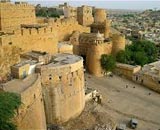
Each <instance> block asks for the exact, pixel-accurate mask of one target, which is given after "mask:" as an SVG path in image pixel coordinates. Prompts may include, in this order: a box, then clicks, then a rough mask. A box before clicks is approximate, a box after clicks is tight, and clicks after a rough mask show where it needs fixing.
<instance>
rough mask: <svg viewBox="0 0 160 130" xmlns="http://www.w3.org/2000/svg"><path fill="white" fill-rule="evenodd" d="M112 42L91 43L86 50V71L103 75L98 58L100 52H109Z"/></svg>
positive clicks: (99, 57)
mask: <svg viewBox="0 0 160 130" xmlns="http://www.w3.org/2000/svg"><path fill="white" fill-rule="evenodd" d="M111 50H112V43H111V42H108V43H103V44H98V45H91V46H90V48H89V50H88V51H87V58H86V59H87V60H86V62H87V63H86V65H87V69H88V71H89V72H90V73H91V74H93V75H95V76H98V77H100V76H103V75H104V71H103V69H102V67H101V63H100V59H101V55H102V54H111Z"/></svg>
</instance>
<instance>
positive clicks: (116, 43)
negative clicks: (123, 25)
mask: <svg viewBox="0 0 160 130" xmlns="http://www.w3.org/2000/svg"><path fill="white" fill-rule="evenodd" d="M125 42H126V41H125V36H123V35H120V34H113V35H112V43H113V47H112V54H114V55H116V54H117V53H118V52H119V51H120V50H124V49H125Z"/></svg>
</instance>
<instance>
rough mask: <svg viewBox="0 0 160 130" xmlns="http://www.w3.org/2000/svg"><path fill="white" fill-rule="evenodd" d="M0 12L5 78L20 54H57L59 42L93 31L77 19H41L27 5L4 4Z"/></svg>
mask: <svg viewBox="0 0 160 130" xmlns="http://www.w3.org/2000/svg"><path fill="white" fill-rule="evenodd" d="M0 10H1V11H0V12H1V13H0V15H1V16H0V17H1V19H0V53H1V56H7V57H4V58H3V60H2V61H1V59H0V66H1V68H0V72H1V75H0V77H2V78H3V79H6V75H8V74H10V66H12V65H13V64H16V63H17V62H18V59H19V54H20V53H25V52H28V51H31V50H35V51H45V52H48V53H51V54H54V53H57V52H58V46H57V44H58V41H64V40H68V39H69V36H70V35H71V34H72V32H73V31H75V30H78V31H80V32H90V28H88V27H84V26H82V25H79V24H78V21H77V20H76V19H75V18H63V19H46V18H38V19H37V18H36V17H35V8H34V6H32V5H29V4H27V3H24V2H18V3H14V4H13V3H11V2H8V1H3V2H0ZM7 28H8V29H7ZM15 48H16V49H15ZM4 49H5V50H6V51H4ZM7 50H10V51H7ZM14 50H16V51H14ZM12 52H13V53H12ZM12 55H15V56H14V58H13V57H12ZM8 60H10V62H8ZM6 64H7V65H6Z"/></svg>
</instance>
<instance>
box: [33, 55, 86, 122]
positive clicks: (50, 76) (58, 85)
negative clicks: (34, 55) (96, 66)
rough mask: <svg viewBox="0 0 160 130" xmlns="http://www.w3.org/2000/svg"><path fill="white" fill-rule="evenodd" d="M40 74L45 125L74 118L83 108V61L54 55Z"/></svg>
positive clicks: (42, 67)
mask: <svg viewBox="0 0 160 130" xmlns="http://www.w3.org/2000/svg"><path fill="white" fill-rule="evenodd" d="M36 71H37V72H39V73H40V74H41V80H42V89H43V97H44V104H45V105H44V106H45V112H46V120H47V124H61V123H64V122H66V121H68V120H69V119H71V118H75V117H76V116H78V115H79V114H80V113H81V112H82V110H83V109H84V106H85V91H84V71H83V58H82V57H80V56H76V55H71V54H66V53H63V54H56V55H54V56H53V60H52V62H51V63H50V64H48V65H42V66H38V67H37V68H36Z"/></svg>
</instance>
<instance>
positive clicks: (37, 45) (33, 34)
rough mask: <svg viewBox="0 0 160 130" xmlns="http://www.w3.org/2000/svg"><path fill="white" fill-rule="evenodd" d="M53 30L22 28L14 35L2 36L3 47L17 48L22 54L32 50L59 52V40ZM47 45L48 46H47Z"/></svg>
mask: <svg viewBox="0 0 160 130" xmlns="http://www.w3.org/2000/svg"><path fill="white" fill-rule="evenodd" d="M52 31H53V30H52V28H51V27H48V28H39V29H35V28H29V29H26V28H22V29H21V30H19V31H15V33H13V34H6V35H2V36H0V41H1V46H4V45H5V46H17V47H19V48H20V49H21V50H22V52H27V51H30V50H37V51H46V52H48V53H51V54H53V53H56V52H57V43H58V41H57V38H56V34H54V35H53V33H52ZM46 45H47V46H46Z"/></svg>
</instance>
